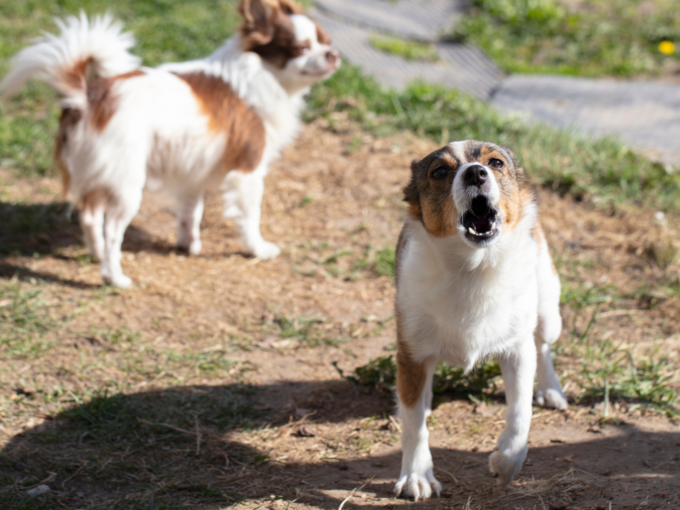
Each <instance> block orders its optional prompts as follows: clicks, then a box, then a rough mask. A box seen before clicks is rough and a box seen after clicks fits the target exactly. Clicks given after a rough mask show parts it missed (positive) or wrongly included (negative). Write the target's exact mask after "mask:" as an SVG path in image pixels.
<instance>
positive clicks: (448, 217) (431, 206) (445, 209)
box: [421, 194, 458, 237]
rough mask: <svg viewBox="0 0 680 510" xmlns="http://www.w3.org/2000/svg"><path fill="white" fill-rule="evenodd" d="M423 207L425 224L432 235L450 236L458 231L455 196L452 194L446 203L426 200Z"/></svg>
mask: <svg viewBox="0 0 680 510" xmlns="http://www.w3.org/2000/svg"><path fill="white" fill-rule="evenodd" d="M421 207H422V217H423V225H424V226H425V230H427V231H428V232H429V233H430V235H433V236H434V237H448V236H452V235H454V234H455V233H456V232H457V227H456V222H457V221H458V216H457V214H456V206H455V204H454V202H453V197H452V196H451V195H450V194H449V196H448V197H447V199H446V201H445V202H444V203H437V202H434V201H430V200H425V201H423V204H422V206H421Z"/></svg>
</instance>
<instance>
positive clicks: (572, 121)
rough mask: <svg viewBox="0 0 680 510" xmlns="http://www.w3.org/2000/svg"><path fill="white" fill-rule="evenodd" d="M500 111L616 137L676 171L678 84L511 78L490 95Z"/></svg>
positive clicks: (679, 156)
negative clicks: (524, 114) (527, 115)
mask: <svg viewBox="0 0 680 510" xmlns="http://www.w3.org/2000/svg"><path fill="white" fill-rule="evenodd" d="M492 102H493V104H494V105H495V106H496V107H497V108H498V109H499V110H501V111H503V112H517V111H524V112H527V113H528V114H529V115H530V117H531V118H532V119H535V120H539V121H543V122H547V123H548V124H552V125H554V126H558V127H574V128H576V129H578V130H579V131H582V132H585V133H590V134H594V135H598V136H602V135H614V136H618V137H619V138H621V139H622V140H623V141H625V142H626V143H628V144H629V145H631V146H632V147H636V148H637V149H639V150H642V151H643V152H645V153H647V154H648V155H649V156H650V157H653V158H654V159H658V160H660V161H663V162H665V163H668V164H672V165H674V166H678V167H680V86H677V85H666V84H660V83H650V82H639V81H624V82H622V81H614V80H594V79H585V78H571V77H561V76H535V75H533V76H532V75H513V76H509V77H508V78H506V79H505V80H503V83H502V85H501V86H500V87H499V88H498V89H497V90H496V91H495V93H494V94H493V96H492Z"/></svg>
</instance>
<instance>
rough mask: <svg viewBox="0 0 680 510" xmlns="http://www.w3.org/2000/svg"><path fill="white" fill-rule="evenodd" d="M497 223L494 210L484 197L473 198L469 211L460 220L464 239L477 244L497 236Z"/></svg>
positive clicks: (497, 219) (497, 218)
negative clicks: (463, 229)
mask: <svg viewBox="0 0 680 510" xmlns="http://www.w3.org/2000/svg"><path fill="white" fill-rule="evenodd" d="M499 222H500V218H499V217H498V214H497V212H496V209H495V208H494V207H493V206H492V205H491V204H490V203H489V201H488V200H487V198H486V197H484V196H478V197H475V198H473V199H472V204H471V205H470V209H468V210H467V211H466V212H465V214H464V215H463V217H462V219H461V224H462V225H463V228H465V237H466V238H467V239H469V240H470V241H473V242H477V243H479V242H483V241H488V240H490V239H493V238H494V237H495V236H496V235H497V234H498V224H499Z"/></svg>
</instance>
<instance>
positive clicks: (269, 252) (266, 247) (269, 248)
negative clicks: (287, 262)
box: [252, 241, 281, 260]
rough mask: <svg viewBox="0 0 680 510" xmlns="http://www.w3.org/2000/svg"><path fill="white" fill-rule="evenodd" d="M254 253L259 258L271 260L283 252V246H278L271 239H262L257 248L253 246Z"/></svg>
mask: <svg viewBox="0 0 680 510" xmlns="http://www.w3.org/2000/svg"><path fill="white" fill-rule="evenodd" d="M252 253H253V255H254V256H256V257H257V258H258V259H262V260H269V259H273V258H276V257H278V256H279V254H280V253H281V248H279V247H278V246H276V245H275V244H274V243H270V242H269V241H262V242H261V243H260V244H258V245H257V246H256V247H255V248H253V250H252Z"/></svg>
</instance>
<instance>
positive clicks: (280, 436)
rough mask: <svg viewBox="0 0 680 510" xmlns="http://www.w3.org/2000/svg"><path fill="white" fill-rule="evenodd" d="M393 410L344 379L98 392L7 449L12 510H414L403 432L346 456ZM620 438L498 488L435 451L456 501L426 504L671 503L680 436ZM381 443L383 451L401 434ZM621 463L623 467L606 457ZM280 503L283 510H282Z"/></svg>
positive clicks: (627, 433)
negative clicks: (406, 485)
mask: <svg viewBox="0 0 680 510" xmlns="http://www.w3.org/2000/svg"><path fill="white" fill-rule="evenodd" d="M24 398H42V397H41V396H40V395H35V394H34V395H32V396H30V395H28V396H27V395H24ZM392 410H393V401H392V398H391V397H390V396H388V395H384V394H378V393H376V392H369V393H366V392H364V391H360V388H358V387H355V386H352V385H350V384H349V383H348V382H346V381H342V380H332V381H316V382H312V381H307V382H280V383H275V384H271V385H266V386H248V385H243V384H229V385H224V386H184V387H174V388H168V389H162V390H154V391H147V392H141V393H133V394H129V395H123V394H100V395H98V396H95V397H93V398H92V399H91V400H90V401H88V402H87V403H84V404H80V405H75V406H74V407H72V408H70V409H68V410H66V411H64V412H61V413H59V414H57V415H55V416H52V417H50V418H49V419H48V420H47V421H46V422H45V423H44V424H41V425H39V426H37V427H33V428H32V429H29V430H26V431H25V432H23V433H20V434H17V435H15V436H14V437H13V438H12V439H11V440H10V441H9V442H8V444H7V446H6V447H5V448H4V450H3V451H2V453H1V454H0V507H1V508H15V507H20V505H22V504H26V502H27V501H28V499H27V498H28V491H30V490H31V489H32V488H35V487H36V486H38V485H39V484H41V483H42V484H44V485H48V486H49V487H50V489H51V490H50V492H48V493H46V494H44V495H41V496H38V498H37V499H36V500H35V501H33V503H34V504H42V505H43V506H44V507H45V508H85V507H87V508H94V507H97V508H99V507H103V506H106V507H107V508H108V507H109V506H111V505H113V506H111V507H115V508H133V507H134V508H166V507H168V508H169V507H173V508H174V506H173V505H176V506H182V505H184V506H188V507H192V508H198V507H200V508H222V507H225V506H229V505H231V504H233V503H235V502H238V501H242V502H245V501H248V500H257V501H259V502H260V503H261V501H262V500H265V501H267V502H268V503H267V504H268V505H269V504H272V505H273V506H271V508H279V507H280V508H282V509H283V508H287V507H288V506H290V504H291V501H295V502H296V503H297V504H301V505H306V506H313V507H316V508H324V509H325V508H328V509H330V508H338V507H339V506H340V504H341V502H342V501H343V500H344V499H345V498H346V497H347V496H349V495H352V494H355V497H354V499H353V501H351V502H350V503H348V505H352V506H355V507H356V506H357V505H358V506H363V505H362V503H363V502H367V499H366V498H369V499H371V500H373V502H372V503H371V504H372V505H375V504H379V505H380V506H388V507H394V506H407V505H408V504H409V503H408V502H407V501H405V500H401V499H394V498H393V497H392V493H391V491H392V488H393V486H394V483H395V481H396V478H397V476H398V474H399V470H400V452H399V451H398V449H397V447H398V443H399V439H398V436H399V434H398V432H397V431H396V430H394V431H393V432H392V434H391V439H389V440H387V441H388V442H391V443H392V447H385V448H382V449H380V450H378V451H377V453H376V452H373V448H371V449H370V450H367V451H366V452H365V454H360V455H359V456H357V454H356V453H355V454H352V456H348V454H346V453H343V451H344V444H343V442H344V441H354V440H358V439H355V438H358V437H359V436H357V435H356V433H353V432H352V430H355V429H354V428H353V429H352V430H346V429H347V427H346V426H344V425H343V423H345V422H347V421H348V420H355V419H356V418H373V420H362V421H361V423H362V424H367V423H368V424H370V423H373V426H374V428H375V429H376V430H378V422H377V421H376V417H377V420H378V421H381V422H382V421H384V422H385V423H386V424H389V423H391V422H390V420H387V419H386V417H387V415H388V414H389V413H390V412H391V411H392ZM301 415H304V416H305V418H300V416H301ZM353 423H354V424H356V423H357V422H356V421H353ZM364 426H365V425H362V427H364ZM619 428H620V429H621V430H620V433H618V435H609V436H608V437H602V438H599V437H601V436H594V437H593V440H592V441H589V442H584V443H576V444H559V443H557V444H549V445H546V446H542V447H530V453H529V458H528V459H527V464H526V465H525V466H524V468H523V470H522V473H521V475H520V479H519V481H518V482H517V483H515V484H513V485H512V486H510V487H508V488H497V487H496V485H495V480H494V479H493V478H492V477H491V475H490V474H489V473H488V468H487V466H488V462H487V456H488V453H482V452H478V451H474V450H472V451H471V450H465V449H456V448H446V449H443V448H435V449H433V452H432V453H433V457H434V459H435V474H436V475H437V477H438V478H439V480H440V482H441V483H442V485H443V487H444V492H443V494H442V497H443V498H444V501H442V500H441V499H434V500H431V501H429V502H427V503H426V504H424V506H425V507H427V508H434V507H436V508H440V507H442V505H444V506H446V507H447V508H480V505H481V508H506V502H507V501H508V500H512V501H514V502H515V503H516V505H518V506H512V508H515V507H517V508H519V507H520V506H521V507H522V508H533V507H534V505H539V507H541V508H586V507H587V508H606V503H607V501H611V500H612V499H613V500H614V501H617V500H616V497H615V496H613V495H612V494H611V491H612V486H611V484H612V483H618V482H612V480H618V479H622V480H623V482H621V483H623V484H624V485H625V484H631V483H632V481H634V480H635V479H637V480H641V481H642V482H641V483H643V482H644V483H649V481H648V479H649V478H650V477H652V478H653V477H655V476H656V477H657V478H659V479H663V482H664V484H665V485H664V487H665V490H666V492H665V493H664V494H666V496H667V495H668V494H669V493H670V492H669V491H671V492H672V491H673V490H674V489H677V487H678V485H679V483H680V480H679V478H678V471H677V469H673V465H672V463H670V464H669V460H668V455H670V454H674V453H676V452H675V450H677V449H678V444H680V443H679V442H680V433H654V432H651V431H646V430H639V429H637V428H635V427H633V426H630V425H628V426H624V427H619ZM356 430H357V431H358V430H360V429H356ZM380 430H383V429H380ZM460 433H465V432H464V431H460ZM381 434H382V435H381V436H380V437H381V438H382V439H381V440H382V441H385V437H388V436H390V434H389V433H388V432H382V433H381ZM331 436H334V437H335V438H333V437H331ZM641 443H644V444H645V445H646V446H645V447H646V453H645V455H644V459H643V461H644V462H643V461H642V460H640V459H639V458H637V457H635V459H633V461H631V458H630V457H631V455H634V452H632V451H627V448H631V447H632V446H633V445H634V444H641ZM272 444H274V445H277V446H278V448H275V449H272V446H271V445H272ZM282 445H283V447H281V446H282ZM388 446H389V445H388ZM669 449H674V451H673V452H671V451H670V450H669ZM281 452H287V453H285V454H284V455H281ZM302 452H304V453H302ZM372 452H373V453H372ZM274 453H276V455H277V456H276V457H273V454H274ZM612 455H616V456H618V457H617V458H620V462H618V463H614V462H612V461H611V458H609V459H607V456H612ZM607 460H608V462H605V461H607ZM605 464H606V465H607V466H608V467H607V468H606V470H605V468H604V467H603V466H604V465H605ZM612 466H615V467H613V468H612ZM636 477H637V478H636ZM358 488H360V490H358V491H357V492H356V493H352V490H354V489H358ZM605 488H607V490H605ZM650 490H651V489H650ZM676 493H677V492H676ZM621 494H623V491H622V492H621ZM645 494H647V495H648V494H650V493H649V492H647V493H645V492H639V493H638V492H637V489H635V490H633V489H631V491H630V494H628V495H627V496H626V497H627V498H628V499H629V500H630V501H629V502H632V500H633V499H635V500H636V501H637V500H638V499H639V500H640V501H642V500H644V498H645ZM662 495H663V494H662ZM666 496H664V497H666ZM631 498H632V499H631ZM636 498H637V499H636ZM278 499H283V500H284V501H280V503H281V504H280V505H279V506H277V505H276V500H278ZM666 499H668V498H666ZM285 500H287V501H285ZM470 501H472V502H473V503H476V504H474V505H470ZM586 502H588V505H589V506H583V504H585V503H586ZM515 503H513V505H515ZM600 503H602V505H604V506H602V505H600ZM466 504H467V505H468V506H465V505H466ZM649 504H650V505H651V504H652V503H651V502H650V503H649ZM541 505H542V506H541ZM546 505H547V506H546ZM593 505H594V506H593ZM366 506H368V503H367V504H366ZM671 506H672V505H671ZM268 507H269V506H268ZM615 507H616V508H620V507H622V506H621V505H615ZM652 507H654V506H653V505H652V506H650V508H652ZM22 508H23V507H22ZM296 508H297V507H296ZM631 508H632V507H631Z"/></svg>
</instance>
